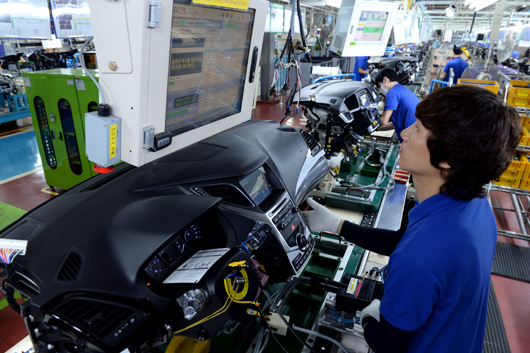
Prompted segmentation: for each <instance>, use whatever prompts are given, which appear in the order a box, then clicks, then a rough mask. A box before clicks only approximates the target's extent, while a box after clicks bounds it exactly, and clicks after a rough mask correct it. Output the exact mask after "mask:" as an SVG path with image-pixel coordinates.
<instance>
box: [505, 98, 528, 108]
mask: <svg viewBox="0 0 530 353" xmlns="http://www.w3.org/2000/svg"><path fill="white" fill-rule="evenodd" d="M507 102H508V105H511V106H512V107H526V106H527V105H528V98H521V97H508V99H507Z"/></svg>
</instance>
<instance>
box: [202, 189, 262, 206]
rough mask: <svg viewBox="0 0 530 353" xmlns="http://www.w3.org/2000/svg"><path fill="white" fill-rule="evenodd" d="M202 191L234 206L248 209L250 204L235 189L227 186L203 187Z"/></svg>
mask: <svg viewBox="0 0 530 353" xmlns="http://www.w3.org/2000/svg"><path fill="white" fill-rule="evenodd" d="M202 189H203V190H204V191H206V192H207V193H208V194H209V195H211V196H216V197H220V198H222V199H223V201H224V202H228V203H232V204H234V205H238V206H243V207H250V206H252V203H250V201H249V200H248V199H247V198H246V196H245V195H244V194H243V193H242V192H241V191H240V190H238V189H237V188H236V187H234V186H232V185H229V184H217V185H207V186H203V187H202Z"/></svg>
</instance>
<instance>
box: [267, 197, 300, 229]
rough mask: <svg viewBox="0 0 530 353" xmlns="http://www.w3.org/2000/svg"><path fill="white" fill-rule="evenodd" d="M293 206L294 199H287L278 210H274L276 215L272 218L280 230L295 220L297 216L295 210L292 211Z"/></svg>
mask: <svg viewBox="0 0 530 353" xmlns="http://www.w3.org/2000/svg"><path fill="white" fill-rule="evenodd" d="M293 208H294V205H293V203H292V201H290V200H287V199H286V200H284V201H283V202H282V203H281V205H280V206H278V208H277V209H276V210H274V211H273V212H274V217H273V218H272V222H273V223H274V225H275V226H276V228H278V230H279V231H280V232H281V231H282V230H284V229H285V228H286V227H287V226H288V225H289V223H290V222H291V221H292V220H293V218H294V216H295V214H294V212H292V211H291V210H292V209H293Z"/></svg>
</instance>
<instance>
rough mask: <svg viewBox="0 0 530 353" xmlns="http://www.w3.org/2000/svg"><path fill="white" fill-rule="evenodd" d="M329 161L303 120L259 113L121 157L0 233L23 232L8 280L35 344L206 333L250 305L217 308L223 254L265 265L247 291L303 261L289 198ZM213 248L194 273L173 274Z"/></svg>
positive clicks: (298, 195)
mask: <svg viewBox="0 0 530 353" xmlns="http://www.w3.org/2000/svg"><path fill="white" fill-rule="evenodd" d="M328 171H329V164H328V161H327V160H326V158H325V156H324V152H323V151H322V149H321V148H320V147H319V145H318V143H317V142H316V141H315V140H314V139H313V138H312V137H311V136H310V135H308V134H307V133H306V132H305V131H303V130H301V129H299V128H292V127H286V126H282V125H280V124H278V123H277V122H264V121H262V122H248V123H245V124H242V125H240V126H237V127H235V128H232V129H230V130H228V131H225V132H223V133H220V134H218V135H215V136H212V137H210V138H208V139H206V140H203V141H200V142H198V143H196V144H194V145H191V146H189V147H187V148H185V149H183V150H180V151H177V152H174V153H172V154H170V155H168V156H165V157H163V158H161V159H159V160H156V161H154V162H151V163H149V164H146V165H144V166H142V167H139V168H136V167H133V166H130V165H127V164H125V163H123V164H121V165H119V166H118V167H117V168H116V170H115V171H114V172H113V173H110V174H108V175H99V176H97V177H94V178H92V179H89V180H88V181H86V182H84V183H82V184H80V185H78V186H76V187H74V188H72V189H70V190H68V191H67V192H65V193H64V194H62V195H60V196H58V197H56V198H54V199H52V200H50V201H49V202H47V203H45V204H44V205H41V206H40V207H38V208H36V209H35V210H33V211H31V212H29V213H28V214H27V215H26V216H24V217H23V218H21V219H20V220H19V221H17V222H16V223H14V224H13V225H11V226H10V227H9V228H7V229H5V230H4V231H2V232H1V233H0V238H7V239H22V240H27V241H28V246H27V252H26V255H25V256H19V257H17V258H16V259H15V261H14V263H12V264H10V265H8V266H7V267H6V272H7V279H6V282H5V285H4V286H3V287H5V288H6V290H7V293H8V295H9V293H12V292H13V291H15V290H16V291H19V292H20V293H22V295H23V296H24V297H25V298H26V299H27V300H26V301H25V302H24V303H23V304H21V305H20V313H21V315H22V317H23V318H24V320H25V323H26V326H27V329H28V332H29V334H30V338H31V339H32V341H33V344H34V347H36V350H37V351H38V352H88V351H90V352H121V351H123V350H125V349H129V351H131V352H133V351H138V352H140V351H148V350H149V349H152V347H155V346H157V345H159V344H162V343H163V342H166V341H167V340H168V339H169V338H170V337H171V336H172V335H173V334H175V332H178V333H179V334H180V335H184V336H188V337H191V338H194V339H200V340H204V339H210V338H213V337H215V336H216V335H217V334H218V333H219V332H221V331H222V330H223V329H225V328H226V327H227V326H230V325H233V324H234V323H235V322H238V321H241V320H246V319H248V318H249V316H248V315H246V314H245V311H244V310H243V309H242V308H240V307H238V306H236V305H232V306H230V308H228V309H227V310H226V311H225V312H223V315H218V314H216V313H217V310H218V309H219V307H222V306H223V303H224V302H225V300H228V299H226V297H227V293H228V290H226V278H227V276H229V275H230V273H231V272H230V269H229V264H232V263H240V262H241V261H243V262H244V263H246V264H247V265H246V266H247V272H257V271H254V270H253V271H250V269H249V268H248V266H253V268H254V267H255V268H256V269H257V268H258V267H259V268H260V269H262V270H263V271H262V272H260V274H259V275H258V276H257V277H256V276H254V275H252V276H250V275H248V278H247V282H248V284H249V289H248V291H246V292H245V296H246V297H248V298H249V299H250V300H254V299H255V298H256V297H257V296H258V294H259V288H260V286H262V285H263V284H264V283H265V282H267V281H268V282H269V283H274V282H281V281H284V280H286V279H287V278H288V277H290V276H293V275H297V274H299V273H300V271H301V269H302V268H303V265H304V264H305V263H306V262H307V260H308V258H309V255H310V253H311V251H312V249H313V247H314V240H313V239H312V237H311V235H310V233H309V230H308V228H307V227H306V225H305V223H304V220H303V218H302V217H301V215H300V212H299V209H298V204H299V203H301V202H302V201H303V200H305V198H306V197H307V195H308V194H309V192H310V191H311V189H312V188H314V186H315V185H316V184H317V183H319V181H320V180H321V179H322V178H323V177H324V176H325V175H326V173H328ZM217 250H219V251H220V255H219V257H218V258H217V260H216V261H215V262H212V263H211V264H210V265H208V266H207V268H206V270H205V271H204V273H203V274H202V276H201V277H197V278H195V279H194V280H191V281H187V282H186V281H174V280H172V279H171V278H172V276H174V275H175V273H176V272H177V271H183V270H188V268H187V267H186V266H190V265H189V264H190V261H191V260H194V259H196V258H197V256H198V254H202V253H204V252H208V251H217ZM195 263H199V262H197V261H196V262H195ZM232 271H233V270H232ZM238 271H241V272H244V271H243V270H241V269H240V270H238ZM232 273H233V272H232ZM223 281H225V286H223ZM260 282H261V283H260ZM201 296H202V297H203V298H205V300H204V302H205V304H204V305H203V306H200V307H195V306H194V305H195V304H194V303H195V302H196V301H197V298H199V297H201ZM228 296H229V297H230V295H228ZM190 297H193V300H195V302H194V301H193V300H188V299H189V298H190ZM183 298H184V299H186V298H187V299H186V300H188V301H186V300H184V299H183ZM182 303H185V304H182ZM190 308H191V309H190ZM193 310H195V311H196V313H195V314H194V315H195V316H194V315H191V318H190V317H188V316H187V314H186V313H187V312H189V311H193ZM214 314H215V315H214ZM204 318H208V321H207V322H205V321H203V320H204Z"/></svg>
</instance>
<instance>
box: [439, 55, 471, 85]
mask: <svg viewBox="0 0 530 353" xmlns="http://www.w3.org/2000/svg"><path fill="white" fill-rule="evenodd" d="M468 66H469V64H468V63H467V61H465V60H464V59H462V58H461V57H459V56H458V57H456V58H454V59H453V60H450V61H448V62H447V64H446V65H445V67H444V72H445V73H446V75H445V82H449V76H451V72H450V71H449V69H450V68H453V72H454V73H455V77H454V78H453V84H456V83H457V82H458V79H459V78H460V77H462V73H463V72H464V70H465V69H466V67H468Z"/></svg>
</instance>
